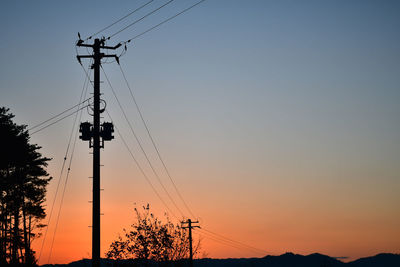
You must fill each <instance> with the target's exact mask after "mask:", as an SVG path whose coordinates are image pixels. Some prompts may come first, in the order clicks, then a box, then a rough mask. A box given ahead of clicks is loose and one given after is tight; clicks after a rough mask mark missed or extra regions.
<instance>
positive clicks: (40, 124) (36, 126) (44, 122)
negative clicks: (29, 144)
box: [28, 98, 90, 131]
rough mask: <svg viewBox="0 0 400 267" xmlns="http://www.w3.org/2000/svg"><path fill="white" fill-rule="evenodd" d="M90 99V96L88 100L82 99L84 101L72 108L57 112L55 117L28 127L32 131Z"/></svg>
mask: <svg viewBox="0 0 400 267" xmlns="http://www.w3.org/2000/svg"><path fill="white" fill-rule="evenodd" d="M89 99H90V98H88V99H86V100H84V101H82V102H79V103H78V104H76V105H75V106H73V107H70V108H68V109H66V110H64V111H63V112H61V113H59V114H57V115H54V116H53V117H51V118H49V119H47V120H45V121H43V122H41V123H39V124H36V125H35V126H32V127H31V128H29V129H28V131H32V130H33V129H35V128H38V127H39V126H42V125H43V124H46V123H47V122H49V121H52V120H54V119H55V118H57V117H60V116H61V115H63V114H65V113H67V112H68V111H70V110H72V109H74V108H76V107H77V106H80V105H82V104H83V103H84V102H86V101H88V100H89Z"/></svg>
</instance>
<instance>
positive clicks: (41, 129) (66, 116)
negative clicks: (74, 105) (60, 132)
mask: <svg viewBox="0 0 400 267" xmlns="http://www.w3.org/2000/svg"><path fill="white" fill-rule="evenodd" d="M88 106H90V105H86V106H83V107H80V108H79V109H77V110H75V111H74V112H72V113H71V114H68V115H65V116H64V117H62V118H60V119H58V120H56V121H54V122H52V123H50V124H48V125H46V126H44V127H42V128H40V129H39V130H36V131H34V132H32V133H31V136H32V135H34V134H35V133H38V132H40V131H43V130H44V129H46V128H48V127H50V126H52V125H54V124H56V123H58V122H60V121H62V120H64V119H66V118H68V117H70V116H72V115H74V114H76V113H77V112H79V111H80V110H82V109H84V108H86V107H88Z"/></svg>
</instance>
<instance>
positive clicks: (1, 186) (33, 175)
mask: <svg viewBox="0 0 400 267" xmlns="http://www.w3.org/2000/svg"><path fill="white" fill-rule="evenodd" d="M13 117H14V115H13V114H11V113H9V109H7V108H4V107H0V146H1V148H2V151H1V153H0V265H1V266H3V265H7V264H12V265H28V266H32V265H35V264H36V259H35V252H34V251H33V250H32V249H31V243H32V241H33V240H34V239H35V238H37V237H38V236H39V234H37V233H35V232H34V230H35V229H39V228H42V227H44V226H45V225H43V224H41V223H40V221H41V220H42V219H44V218H45V216H46V213H45V210H44V207H43V203H44V201H45V196H46V186H47V185H48V183H49V181H50V180H51V179H52V178H51V177H48V176H49V175H48V173H47V172H46V170H45V167H47V162H48V161H49V160H50V159H49V158H46V157H43V156H42V155H41V153H40V152H38V150H39V149H40V147H39V146H38V145H36V144H30V143H29V133H28V131H27V130H26V126H25V125H17V124H15V123H14V122H13V121H12V119H13Z"/></svg>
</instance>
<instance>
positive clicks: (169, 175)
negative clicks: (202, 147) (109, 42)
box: [118, 64, 196, 218]
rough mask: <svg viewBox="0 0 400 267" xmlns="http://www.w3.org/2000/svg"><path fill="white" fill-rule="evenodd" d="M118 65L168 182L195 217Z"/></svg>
mask: <svg viewBox="0 0 400 267" xmlns="http://www.w3.org/2000/svg"><path fill="white" fill-rule="evenodd" d="M118 66H119V69H120V70H121V73H122V76H123V77H124V80H125V83H126V85H127V87H128V89H129V93H130V95H131V97H132V100H133V102H134V104H135V107H136V110H137V111H138V113H139V116H140V119H141V120H142V123H143V125H144V127H145V129H146V132H147V135H148V136H149V138H150V140H151V143H152V144H153V147H154V150H155V151H156V153H157V156H158V159H159V160H160V162H161V163H162V165H163V167H164V170H165V172H166V174H167V176H168V178H169V180H170V182H171V183H172V185H173V187H174V189H175V191H176V193H177V195H178V196H179V198H180V200H181V201H182V202H183V204H184V206H185V208H186V209H187V211H188V212H189V213H190V215H191V216H192V218H196V216H195V215H194V214H193V212H192V211H191V210H190V208H189V206H188V205H187V203H186V201H185V200H184V199H183V197H182V194H181V193H180V192H179V190H178V187H177V186H176V184H175V182H174V180H173V179H172V176H171V174H170V172H169V170H168V168H167V166H166V164H165V161H164V160H163V158H162V156H161V153H160V150H159V149H158V147H157V145H156V143H155V141H154V138H153V136H152V134H151V133H150V130H149V127H148V126H147V123H146V121H145V119H144V117H143V113H142V111H141V109H140V107H139V105H138V103H137V101H136V98H135V96H134V94H133V90H132V88H131V86H130V85H129V82H128V79H127V78H126V75H125V73H124V71H123V69H122V67H121V65H120V64H118Z"/></svg>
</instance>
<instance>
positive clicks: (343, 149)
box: [0, 0, 400, 264]
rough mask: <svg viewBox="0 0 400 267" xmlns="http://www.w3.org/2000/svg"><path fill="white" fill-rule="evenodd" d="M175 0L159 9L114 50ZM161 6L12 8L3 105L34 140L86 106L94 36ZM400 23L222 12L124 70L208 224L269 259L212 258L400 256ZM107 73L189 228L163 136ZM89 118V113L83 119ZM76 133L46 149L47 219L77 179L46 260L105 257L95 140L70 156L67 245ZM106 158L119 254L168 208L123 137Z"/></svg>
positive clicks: (396, 6) (4, 45) (0, 30)
mask: <svg viewBox="0 0 400 267" xmlns="http://www.w3.org/2000/svg"><path fill="white" fill-rule="evenodd" d="M165 2H166V1H161V0H155V1H153V2H152V3H150V4H149V5H148V6H146V7H145V8H143V9H142V10H140V11H139V12H137V13H135V14H134V15H132V16H130V17H128V18H127V19H126V20H123V21H122V22H121V23H118V24H116V25H115V26H113V27H111V28H110V29H108V30H106V31H104V32H102V33H101V35H99V37H101V36H102V35H104V36H105V37H108V36H110V35H111V34H113V33H115V32H117V31H118V30H119V29H121V28H123V27H124V26H126V25H128V24H129V23H131V22H133V21H134V20H136V19H138V18H140V17H142V16H144V15H145V14H147V13H148V12H150V11H151V10H153V9H155V8H157V7H158V6H160V5H162V4H163V3H165ZM195 2H196V1H192V0H175V1H173V2H172V3H170V4H169V5H167V6H166V7H165V8H163V9H161V10H160V11H159V12H156V13H154V14H153V15H151V16H149V17H147V18H146V19H143V20H142V21H140V22H139V23H137V24H135V25H133V26H132V27H130V28H128V29H126V30H125V31H123V32H121V33H120V34H118V35H116V36H114V37H113V38H111V39H110V40H109V41H108V44H109V45H114V44H117V43H118V42H122V41H126V40H128V39H130V38H132V37H134V36H136V35H137V34H138V33H141V32H143V31H144V30H146V29H149V28H150V27H152V26H154V25H156V24H157V23H159V22H161V21H162V20H164V19H166V18H168V17H170V16H172V15H174V14H176V13H177V12H179V11H181V10H183V9H184V8H186V7H189V6H190V5H192V4H194V3H195ZM144 3H146V1H144V0H143V1H142V0H136V1H122V0H119V1H49V0H42V1H26V0H25V1H22V0H21V1H10V0H6V1H2V2H1V8H0V25H2V26H1V27H0V34H1V42H0V55H1V62H0V106H6V107H8V108H10V112H12V113H13V114H15V121H16V122H17V123H19V124H26V125H28V127H32V126H34V125H36V124H38V123H40V122H42V121H44V120H46V119H48V118H50V117H51V116H53V115H55V114H58V113H60V112H62V111H64V110H66V109H68V108H70V107H72V106H74V105H75V104H77V103H78V102H79V99H80V94H81V92H82V89H83V88H84V87H83V85H84V81H85V72H84V71H83V70H82V67H81V66H80V65H79V63H78V62H77V60H76V53H77V51H76V48H75V42H76V40H77V38H78V36H77V34H78V32H80V34H81V36H82V38H85V37H88V36H90V35H91V34H94V33H95V32H97V31H98V30H100V29H102V28H104V27H106V26H108V25H110V24H111V23H113V22H114V21H116V20H117V19H119V18H121V17H122V16H124V15H126V14H128V13H129V12H130V11H131V10H134V9H136V8H137V7H139V6H141V5H143V4H144ZM399 13H400V3H399V2H398V1H361V0H359V1H356V0H351V1H344V0H338V1H311V0H310V1H286V0H284V1H262V0H252V1H239V0H231V1H227V0H218V1H216V0H207V1H205V2H203V3H202V4H200V5H198V6H196V7H195V8H193V9H191V10H190V11H188V12H187V13H184V14H182V15H180V16H178V17H176V18H175V19H173V20H171V21H169V22H168V23H166V24H163V25H161V26H160V27H158V28H156V29H154V30H153V31H150V32H148V33H146V34H144V35H143V36H141V37H140V38H137V39H135V40H134V41H132V42H131V43H129V44H128V47H127V51H126V53H125V54H124V55H123V56H122V57H121V59H120V62H121V67H122V69H123V71H124V73H125V74H126V77H127V79H128V82H129V84H130V86H131V88H132V89H133V91H134V94H135V97H136V100H137V102H138V105H139V106H140V108H141V111H142V113H143V116H144V118H145V120H146V122H147V124H148V127H149V129H150V131H151V134H152V136H153V138H154V140H155V143H156V144H157V147H158V149H159V151H160V153H161V155H162V158H163V160H164V161H165V163H166V165H167V167H168V170H169V172H170V173H171V176H172V178H173V180H174V182H175V183H176V185H177V187H178V188H179V191H180V193H181V195H182V197H183V199H184V200H185V202H186V203H187V205H188V206H189V207H190V209H191V210H192V212H193V213H194V215H195V217H196V218H193V219H198V220H199V221H200V225H201V226H202V227H203V228H204V229H206V230H209V231H212V232H215V233H218V234H220V235H223V236H225V237H228V238H230V239H232V240H235V241H239V242H242V243H245V244H247V245H250V246H252V247H255V248H257V249H258V250H257V251H254V250H250V249H245V248H243V247H242V246H240V245H238V244H236V245H237V246H239V249H237V248H234V247H233V246H230V245H226V244H222V243H221V242H216V241H215V240H213V239H212V238H210V234H207V233H204V231H203V233H199V232H196V233H195V237H196V238H201V239H202V251H203V254H202V255H203V256H208V257H213V258H226V257H261V256H264V255H266V254H271V255H279V254H282V253H285V252H287V251H291V252H294V253H302V254H310V253H314V252H319V253H323V254H327V255H330V256H335V257H349V258H348V260H351V259H356V258H359V257H365V256H371V255H374V254H377V253H381V252H392V253H400V251H399V248H400V229H399V227H398V226H399V225H400V212H399V209H398V203H399V202H400V194H399V193H398V192H399V190H400V105H399V101H400V87H399V84H400V51H399V49H398V48H399V47H400V33H399V30H398V29H399V28H400V17H399V16H398V14H399ZM88 52H90V51H86V49H79V50H78V53H79V54H87V53H88ZM120 52H121V51H118V53H120ZM83 64H84V66H85V68H87V67H88V65H89V62H88V61H87V60H86V61H85V60H84V61H83ZM103 67H104V70H105V73H106V74H107V76H108V78H109V79H110V81H111V84H112V86H113V88H114V90H115V91H116V94H117V96H118V97H119V101H120V103H121V105H122V106H123V108H124V110H125V112H126V114H127V116H128V117H129V121H130V122H131V125H132V126H133V128H134V130H135V131H136V133H137V136H138V137H139V139H140V141H141V142H142V146H143V148H144V150H145V151H146V152H147V153H148V156H149V158H150V159H151V162H152V163H153V164H154V167H155V169H156V170H157V172H158V173H159V176H160V180H161V181H162V183H163V184H164V186H165V187H166V189H167V191H168V192H169V194H170V195H171V197H172V198H173V199H174V200H175V201H176V203H177V205H178V206H179V207H180V209H181V210H182V211H183V213H184V214H183V215H185V216H190V215H189V214H188V212H187V211H186V210H185V207H184V204H183V202H182V201H181V200H180V199H179V198H178V196H177V194H176V192H175V191H174V188H173V186H172V184H171V183H170V181H169V179H168V177H167V175H166V174H165V172H164V170H163V168H162V164H161V162H160V161H159V160H158V157H157V154H156V152H155V150H154V148H153V147H152V144H151V140H150V139H149V138H148V136H147V135H146V130H145V128H144V127H143V125H142V124H141V120H140V117H139V115H138V112H137V110H136V109H135V106H134V103H133V101H132V99H131V98H130V94H129V91H128V89H127V86H126V84H125V83H124V80H123V76H122V74H121V72H120V69H119V67H118V64H117V63H116V62H112V63H109V64H106V63H104V64H103ZM101 75H102V81H103V83H102V84H101V90H102V93H103V96H102V98H103V99H104V100H105V101H106V103H107V107H106V108H107V110H108V111H109V113H110V114H111V117H112V120H113V122H114V124H115V126H116V127H117V128H118V129H119V130H120V132H121V135H122V136H123V138H124V140H126V142H127V144H128V145H129V147H130V149H131V151H132V152H133V153H134V155H135V157H136V158H137V160H138V162H139V163H140V164H141V166H143V169H144V171H145V173H146V175H147V176H148V179H149V180H150V181H151V183H152V184H153V186H154V187H155V188H156V190H157V192H159V194H160V196H161V198H162V199H163V201H164V202H165V203H166V204H167V206H168V207H169V209H171V210H172V211H173V213H174V214H175V216H176V217H174V216H172V215H171V214H170V213H169V216H170V218H171V220H173V221H174V222H178V221H179V220H180V219H181V218H182V215H181V214H180V213H179V211H178V210H177V209H176V208H175V207H174V206H173V205H172V203H171V202H170V200H169V199H168V196H167V195H166V193H165V192H164V191H163V190H162V188H161V186H160V184H159V183H158V181H157V179H156V177H155V176H154V174H153V173H152V172H151V169H150V167H149V165H148V164H147V162H146V160H145V157H144V155H143V154H142V153H141V150H140V148H139V146H138V145H137V143H136V142H135V139H134V137H133V135H132V133H131V131H130V128H129V127H128V124H127V122H126V121H125V119H124V116H123V113H122V112H121V110H120V109H119V106H118V103H117V101H116V100H115V98H114V96H113V94H112V92H111V90H110V88H109V85H108V83H107V81H106V79H105V77H104V75H103V73H102V74H101ZM89 90H91V88H90V87H89ZM90 120H91V116H90V115H89V114H88V112H87V110H86V109H85V110H84V112H83V115H82V119H81V121H90ZM104 120H105V121H109V120H110V119H109V118H108V116H107V115H104ZM73 121H74V117H73V116H71V117H69V118H67V119H65V120H62V121H61V122H59V123H57V124H55V125H53V126H51V127H48V128H46V129H45V130H43V131H41V132H38V133H36V134H34V135H32V137H31V141H32V142H33V143H37V144H39V145H40V146H42V149H41V152H42V154H43V155H44V156H47V157H51V158H52V161H51V162H50V164H49V166H48V171H49V173H50V174H51V176H53V180H52V182H51V184H50V185H49V188H48V195H47V202H46V209H47V211H48V213H49V212H50V209H51V207H52V203H53V201H54V197H55V192H56V188H57V183H58V181H61V182H60V189H59V193H58V195H57V199H56V201H55V203H56V206H55V207H54V212H53V215H52V220H51V221H50V222H49V230H48V234H47V237H46V242H45V243H44V250H43V251H42V254H41V259H40V263H41V264H44V263H48V262H50V263H67V262H71V261H73V260H79V259H82V258H90V256H91V228H90V227H89V226H90V224H91V204H90V203H89V202H88V201H90V200H91V180H90V179H88V177H89V176H91V173H92V171H91V168H92V163H91V160H92V157H91V155H90V154H89V152H90V149H89V147H88V143H87V142H83V141H81V140H79V139H78V140H77V141H76V146H75V150H74V153H73V155H72V156H71V154H68V157H67V158H68V159H67V164H69V160H70V159H71V158H72V161H71V170H70V175H69V178H68V181H67V183H66V184H67V186H66V187H65V195H64V199H63V205H62V209H61V212H60V217H59V218H60V219H59V222H58V225H57V231H56V235H54V229H55V228H56V227H55V225H56V217H57V214H58V211H59V207H60V202H61V195H62V191H63V188H64V185H65V178H66V174H65V173H63V174H62V175H61V166H62V163H63V158H64V155H65V153H66V148H67V145H68V140H69V137H70V133H71V131H72V129H73V128H72V127H73ZM76 131H77V129H76V128H75V129H74V132H76ZM73 143H74V141H72V144H73ZM69 152H71V149H70V150H69ZM101 161H102V164H103V165H104V166H103V167H102V170H101V171H102V173H101V175H102V176H101V184H102V188H103V189H104V191H102V195H101V201H102V204H101V205H102V208H101V209H102V213H103V214H104V215H103V216H102V230H101V234H102V236H101V240H102V241H101V249H102V255H104V253H105V252H106V251H107V249H108V247H109V245H110V243H111V242H112V241H113V240H115V239H116V237H117V236H118V234H119V233H122V229H123V228H124V227H125V228H126V227H129V225H130V224H131V223H132V222H134V220H135V216H134V213H133V209H134V207H135V205H136V206H137V207H141V206H143V205H146V204H147V203H149V204H150V206H151V209H152V211H153V212H154V213H155V214H156V215H157V216H158V217H160V218H161V219H162V220H164V221H165V217H164V215H163V214H164V212H166V211H167V208H166V206H165V205H163V203H162V202H161V201H160V199H159V198H158V197H157V196H156V194H155V193H154V191H153V190H152V188H151V186H149V183H148V182H147V181H146V179H145V178H144V177H143V175H142V174H141V172H140V171H139V169H138V167H137V166H136V165H135V163H134V161H133V160H132V158H131V156H130V154H129V152H128V150H127V149H126V147H125V146H124V143H123V141H122V139H121V137H120V136H119V135H118V134H117V133H115V139H114V140H113V141H111V142H106V144H105V149H104V150H102V155H101ZM60 178H61V180H60ZM46 222H47V219H46ZM199 235H200V236H199ZM53 237H54V245H53V249H52V253H51V257H49V255H50V247H51V241H52V239H53ZM211 237H212V236H211ZM214 239H216V237H215V236H214ZM220 241H221V240H220ZM41 244H42V238H40V239H37V240H35V241H34V244H33V247H34V249H35V250H36V251H37V252H38V254H39V250H40V248H41ZM231 245H232V244H231ZM259 250H261V251H262V252H260V251H259ZM264 251H265V253H264ZM200 256H201V255H200Z"/></svg>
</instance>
